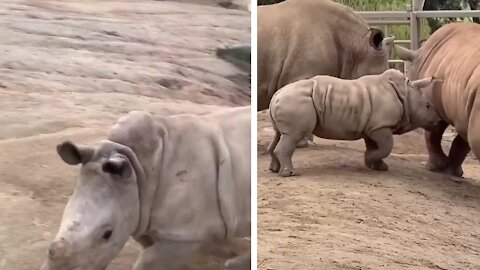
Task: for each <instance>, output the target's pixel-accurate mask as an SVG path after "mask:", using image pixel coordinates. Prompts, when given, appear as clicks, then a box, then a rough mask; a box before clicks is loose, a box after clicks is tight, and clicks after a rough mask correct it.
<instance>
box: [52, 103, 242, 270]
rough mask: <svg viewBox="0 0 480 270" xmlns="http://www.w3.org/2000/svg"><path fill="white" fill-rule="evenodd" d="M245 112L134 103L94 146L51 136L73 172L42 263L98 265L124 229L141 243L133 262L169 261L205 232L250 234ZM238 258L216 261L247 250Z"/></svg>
mask: <svg viewBox="0 0 480 270" xmlns="http://www.w3.org/2000/svg"><path fill="white" fill-rule="evenodd" d="M250 118H251V117H250V106H248V107H240V108H234V109H230V110H227V111H225V112H217V113H212V114H208V115H204V116H195V115H176V116H170V117H153V116H152V115H150V114H149V113H147V112H141V111H136V112H130V113H129V114H127V115H126V116H124V117H122V118H120V119H119V121H118V122H117V124H116V125H115V126H114V127H113V128H112V130H111V132H110V134H109V136H108V139H107V140H104V141H101V142H100V143H99V144H98V145H97V146H96V147H87V146H80V145H76V144H74V143H72V142H70V141H66V142H63V143H62V144H60V145H58V147H57V152H58V154H59V155H60V157H61V158H62V160H63V161H64V162H66V163H67V164H70V165H77V164H81V169H80V178H79V180H78V182H77V186H76V187H75V190H74V192H73V194H72V196H71V197H70V198H69V201H68V203H67V205H66V207H65V210H64V212H63V217H62V221H61V225H60V229H59V231H58V233H57V236H56V237H55V240H54V241H53V242H52V243H51V244H50V247H49V251H48V258H47V260H46V261H45V263H44V264H43V266H42V269H44V270H65V269H75V270H104V269H105V268H106V267H107V265H108V264H109V263H110V261H111V260H112V259H113V258H114V257H115V256H116V255H117V254H118V253H119V252H120V250H121V249H122V247H123V246H124V244H125V243H126V242H127V240H128V239H129V236H133V238H134V239H135V240H136V241H137V242H139V243H140V244H141V245H142V246H143V251H142V252H141V254H140V257H139V258H138V260H137V262H136V263H135V265H134V267H133V269H135V270H161V269H168V270H170V269H176V267H177V265H179V264H181V263H182V262H184V261H185V257H187V255H189V254H190V253H191V252H193V251H195V250H196V249H197V248H199V247H200V245H202V243H204V242H206V241H214V240H216V239H225V238H232V237H242V236H248V235H250V223H251V221H250ZM248 254H249V253H248ZM237 258H238V257H237ZM237 258H234V259H231V260H228V261H227V262H226V264H225V267H226V268H235V265H239V264H244V263H245V260H249V259H250V256H249V255H244V256H241V258H242V260H238V259H237ZM247 265H248V268H243V269H249V266H250V265H249V263H248V264H247Z"/></svg>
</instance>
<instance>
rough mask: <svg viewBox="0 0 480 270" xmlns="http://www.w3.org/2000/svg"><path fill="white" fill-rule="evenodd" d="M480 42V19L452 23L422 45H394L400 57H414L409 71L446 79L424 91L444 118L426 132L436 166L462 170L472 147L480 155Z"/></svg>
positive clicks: (454, 171)
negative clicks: (450, 131) (445, 140)
mask: <svg viewBox="0 0 480 270" xmlns="http://www.w3.org/2000/svg"><path fill="white" fill-rule="evenodd" d="M479 42H480V25H478V24H475V23H449V24H446V25H444V26H442V27H441V28H440V29H438V30H437V31H435V32H434V33H433V34H432V35H431V36H430V38H428V39H427V41H426V42H425V43H424V45H423V47H421V48H420V49H419V50H417V51H410V50H407V49H404V48H401V47H397V46H396V47H395V50H396V51H397V53H398V54H399V56H400V58H401V59H403V60H406V61H410V62H411V66H410V71H409V76H410V77H412V78H421V77H424V76H435V77H438V78H442V79H443V83H442V84H441V85H438V86H436V87H435V88H433V89H431V90H429V91H427V92H426V93H425V94H426V97H427V98H428V99H429V100H430V101H431V102H432V103H433V104H434V106H435V107H436V108H437V110H438V113H439V114H440V116H441V118H442V119H443V121H442V123H441V124H440V125H439V126H438V128H437V129H436V130H433V131H426V132H425V141H426V145H427V149H428V156H429V158H428V163H427V167H428V169H430V170H431V171H438V172H445V173H447V174H452V175H454V176H462V175H463V170H462V163H463V161H464V160H465V158H466V157H467V154H468V153H469V152H470V150H472V152H473V153H474V155H475V156H476V157H477V159H480V96H478V93H479V90H480V67H479V66H480V50H479V49H478V44H479ZM448 125H452V126H454V127H455V130H456V132H457V136H456V137H455V139H454V141H453V142H452V145H451V148H450V152H449V154H448V156H446V155H445V153H444V152H443V150H442V147H441V140H442V135H443V133H444V132H445V130H446V128H447V127H448Z"/></svg>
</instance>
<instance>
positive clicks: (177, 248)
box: [133, 241, 202, 270]
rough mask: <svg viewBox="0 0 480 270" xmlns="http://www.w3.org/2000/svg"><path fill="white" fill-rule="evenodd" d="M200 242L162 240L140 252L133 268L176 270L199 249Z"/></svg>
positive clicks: (136, 269) (135, 269)
mask: <svg viewBox="0 0 480 270" xmlns="http://www.w3.org/2000/svg"><path fill="white" fill-rule="evenodd" d="M201 245H202V244H201V243H199V242H176V241H161V242H155V243H154V244H153V245H151V246H149V247H147V248H145V249H143V250H142V252H141V253H140V256H139V257H138V259H137V261H136V262H135V265H134V266H133V270H175V269H178V268H179V267H180V266H182V264H183V263H184V262H185V258H187V257H189V256H190V255H191V254H192V253H194V252H195V251H196V250H197V249H199V248H200V247H201Z"/></svg>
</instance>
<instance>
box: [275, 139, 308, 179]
mask: <svg viewBox="0 0 480 270" xmlns="http://www.w3.org/2000/svg"><path fill="white" fill-rule="evenodd" d="M301 139H302V136H296V135H293V136H292V135H290V134H282V135H280V141H279V142H278V145H277V147H275V150H274V151H273V152H274V155H275V156H277V158H278V160H279V161H280V172H279V174H280V176H283V177H288V176H295V175H299V174H298V173H297V172H296V170H295V169H294V168H293V164H292V155H293V152H294V151H295V147H296V145H297V143H298V142H299V141H300V140H301Z"/></svg>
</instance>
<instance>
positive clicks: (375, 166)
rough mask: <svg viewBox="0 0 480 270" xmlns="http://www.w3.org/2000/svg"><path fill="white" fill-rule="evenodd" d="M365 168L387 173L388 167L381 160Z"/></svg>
mask: <svg viewBox="0 0 480 270" xmlns="http://www.w3.org/2000/svg"><path fill="white" fill-rule="evenodd" d="M367 166H368V167H369V168H370V169H372V170H375V171H388V165H387V163H385V162H384V161H383V160H379V161H375V162H372V163H370V164H367Z"/></svg>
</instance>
